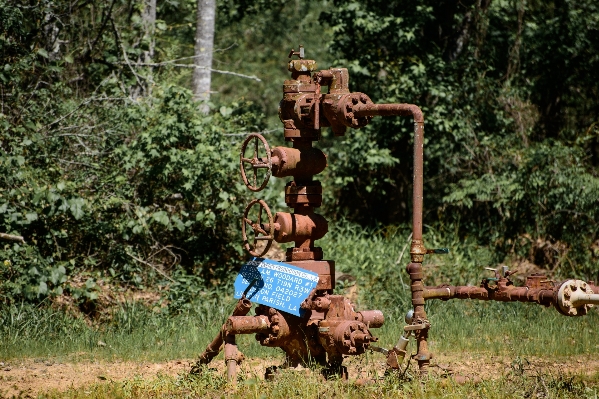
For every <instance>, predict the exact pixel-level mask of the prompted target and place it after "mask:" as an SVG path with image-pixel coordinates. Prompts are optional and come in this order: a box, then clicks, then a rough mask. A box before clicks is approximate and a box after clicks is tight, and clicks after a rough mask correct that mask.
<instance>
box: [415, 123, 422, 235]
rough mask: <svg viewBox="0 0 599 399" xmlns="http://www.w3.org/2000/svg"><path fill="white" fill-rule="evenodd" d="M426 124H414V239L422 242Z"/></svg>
mask: <svg viewBox="0 0 599 399" xmlns="http://www.w3.org/2000/svg"><path fill="white" fill-rule="evenodd" d="M423 152H424V122H414V193H413V201H414V204H413V206H412V239H413V240H418V241H422V208H423V199H424V197H423V196H424V194H423V186H424V183H423V181H424V159H423V158H424V156H423Z"/></svg>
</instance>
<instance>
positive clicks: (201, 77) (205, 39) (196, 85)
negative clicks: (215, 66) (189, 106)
mask: <svg viewBox="0 0 599 399" xmlns="http://www.w3.org/2000/svg"><path fill="white" fill-rule="evenodd" d="M215 18H216V0H198V14H197V26H196V37H195V51H194V53H195V54H194V55H195V58H194V60H195V65H196V68H195V69H194V70H193V81H192V85H193V95H194V98H196V99H197V100H200V101H203V102H204V103H203V104H202V105H201V108H200V109H201V110H202V112H204V113H208V110H209V108H208V104H206V102H207V101H208V100H210V69H211V68H212V48H213V46H214V20H215Z"/></svg>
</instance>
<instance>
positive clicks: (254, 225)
mask: <svg viewBox="0 0 599 399" xmlns="http://www.w3.org/2000/svg"><path fill="white" fill-rule="evenodd" d="M254 205H258V218H257V220H256V221H252V220H251V219H250V218H249V217H248V216H249V213H250V210H251V209H252V207H253V206H254ZM262 210H265V211H266V216H267V218H268V223H267V224H266V225H265V224H264V223H262ZM246 226H250V228H251V230H252V232H253V234H254V238H253V239H252V242H251V243H250V240H249V238H248V230H247V227H246ZM265 226H266V227H265ZM273 231H274V219H273V217H272V213H271V212H270V208H269V207H268V205H266V202H264V201H263V200H257V199H255V200H253V201H251V202H250V203H249V205H248V206H247V207H246V208H245V211H244V213H243V218H242V220H241V236H242V239H243V248H244V249H245V250H246V251H248V252H249V253H250V254H251V255H254V256H257V257H260V256H262V255H264V254H265V253H267V252H268V250H269V249H270V246H271V245H272V241H273V238H274V237H273V233H272V232H273ZM258 241H266V245H265V246H264V248H262V250H258V246H257V244H258Z"/></svg>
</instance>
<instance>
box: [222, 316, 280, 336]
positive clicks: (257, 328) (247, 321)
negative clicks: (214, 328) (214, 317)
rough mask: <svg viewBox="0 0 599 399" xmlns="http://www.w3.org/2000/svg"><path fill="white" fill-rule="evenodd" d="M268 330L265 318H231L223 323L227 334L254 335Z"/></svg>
mask: <svg viewBox="0 0 599 399" xmlns="http://www.w3.org/2000/svg"><path fill="white" fill-rule="evenodd" d="M269 329H270V323H269V322H268V317H266V316H262V315H260V316H231V317H229V318H228V319H227V321H226V322H225V331H226V332H227V334H233V335H235V334H255V333H260V332H265V331H268V330H269Z"/></svg>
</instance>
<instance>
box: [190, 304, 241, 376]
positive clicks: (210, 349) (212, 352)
mask: <svg viewBox="0 0 599 399" xmlns="http://www.w3.org/2000/svg"><path fill="white" fill-rule="evenodd" d="M251 308H252V303H251V302H250V301H249V300H247V299H245V298H241V299H240V300H239V301H237V305H236V306H235V309H234V310H233V316H245V315H246V314H248V313H249V312H250V309H251ZM224 335H225V334H224V325H223V328H221V331H219V333H218V334H217V335H216V337H214V339H213V340H212V342H210V344H208V346H207V347H206V349H205V350H204V352H203V353H202V354H201V355H200V359H199V363H200V364H208V363H210V362H211V361H212V359H214V357H215V356H216V355H218V354H219V353H220V347H221V346H222V344H223V340H224Z"/></svg>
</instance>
